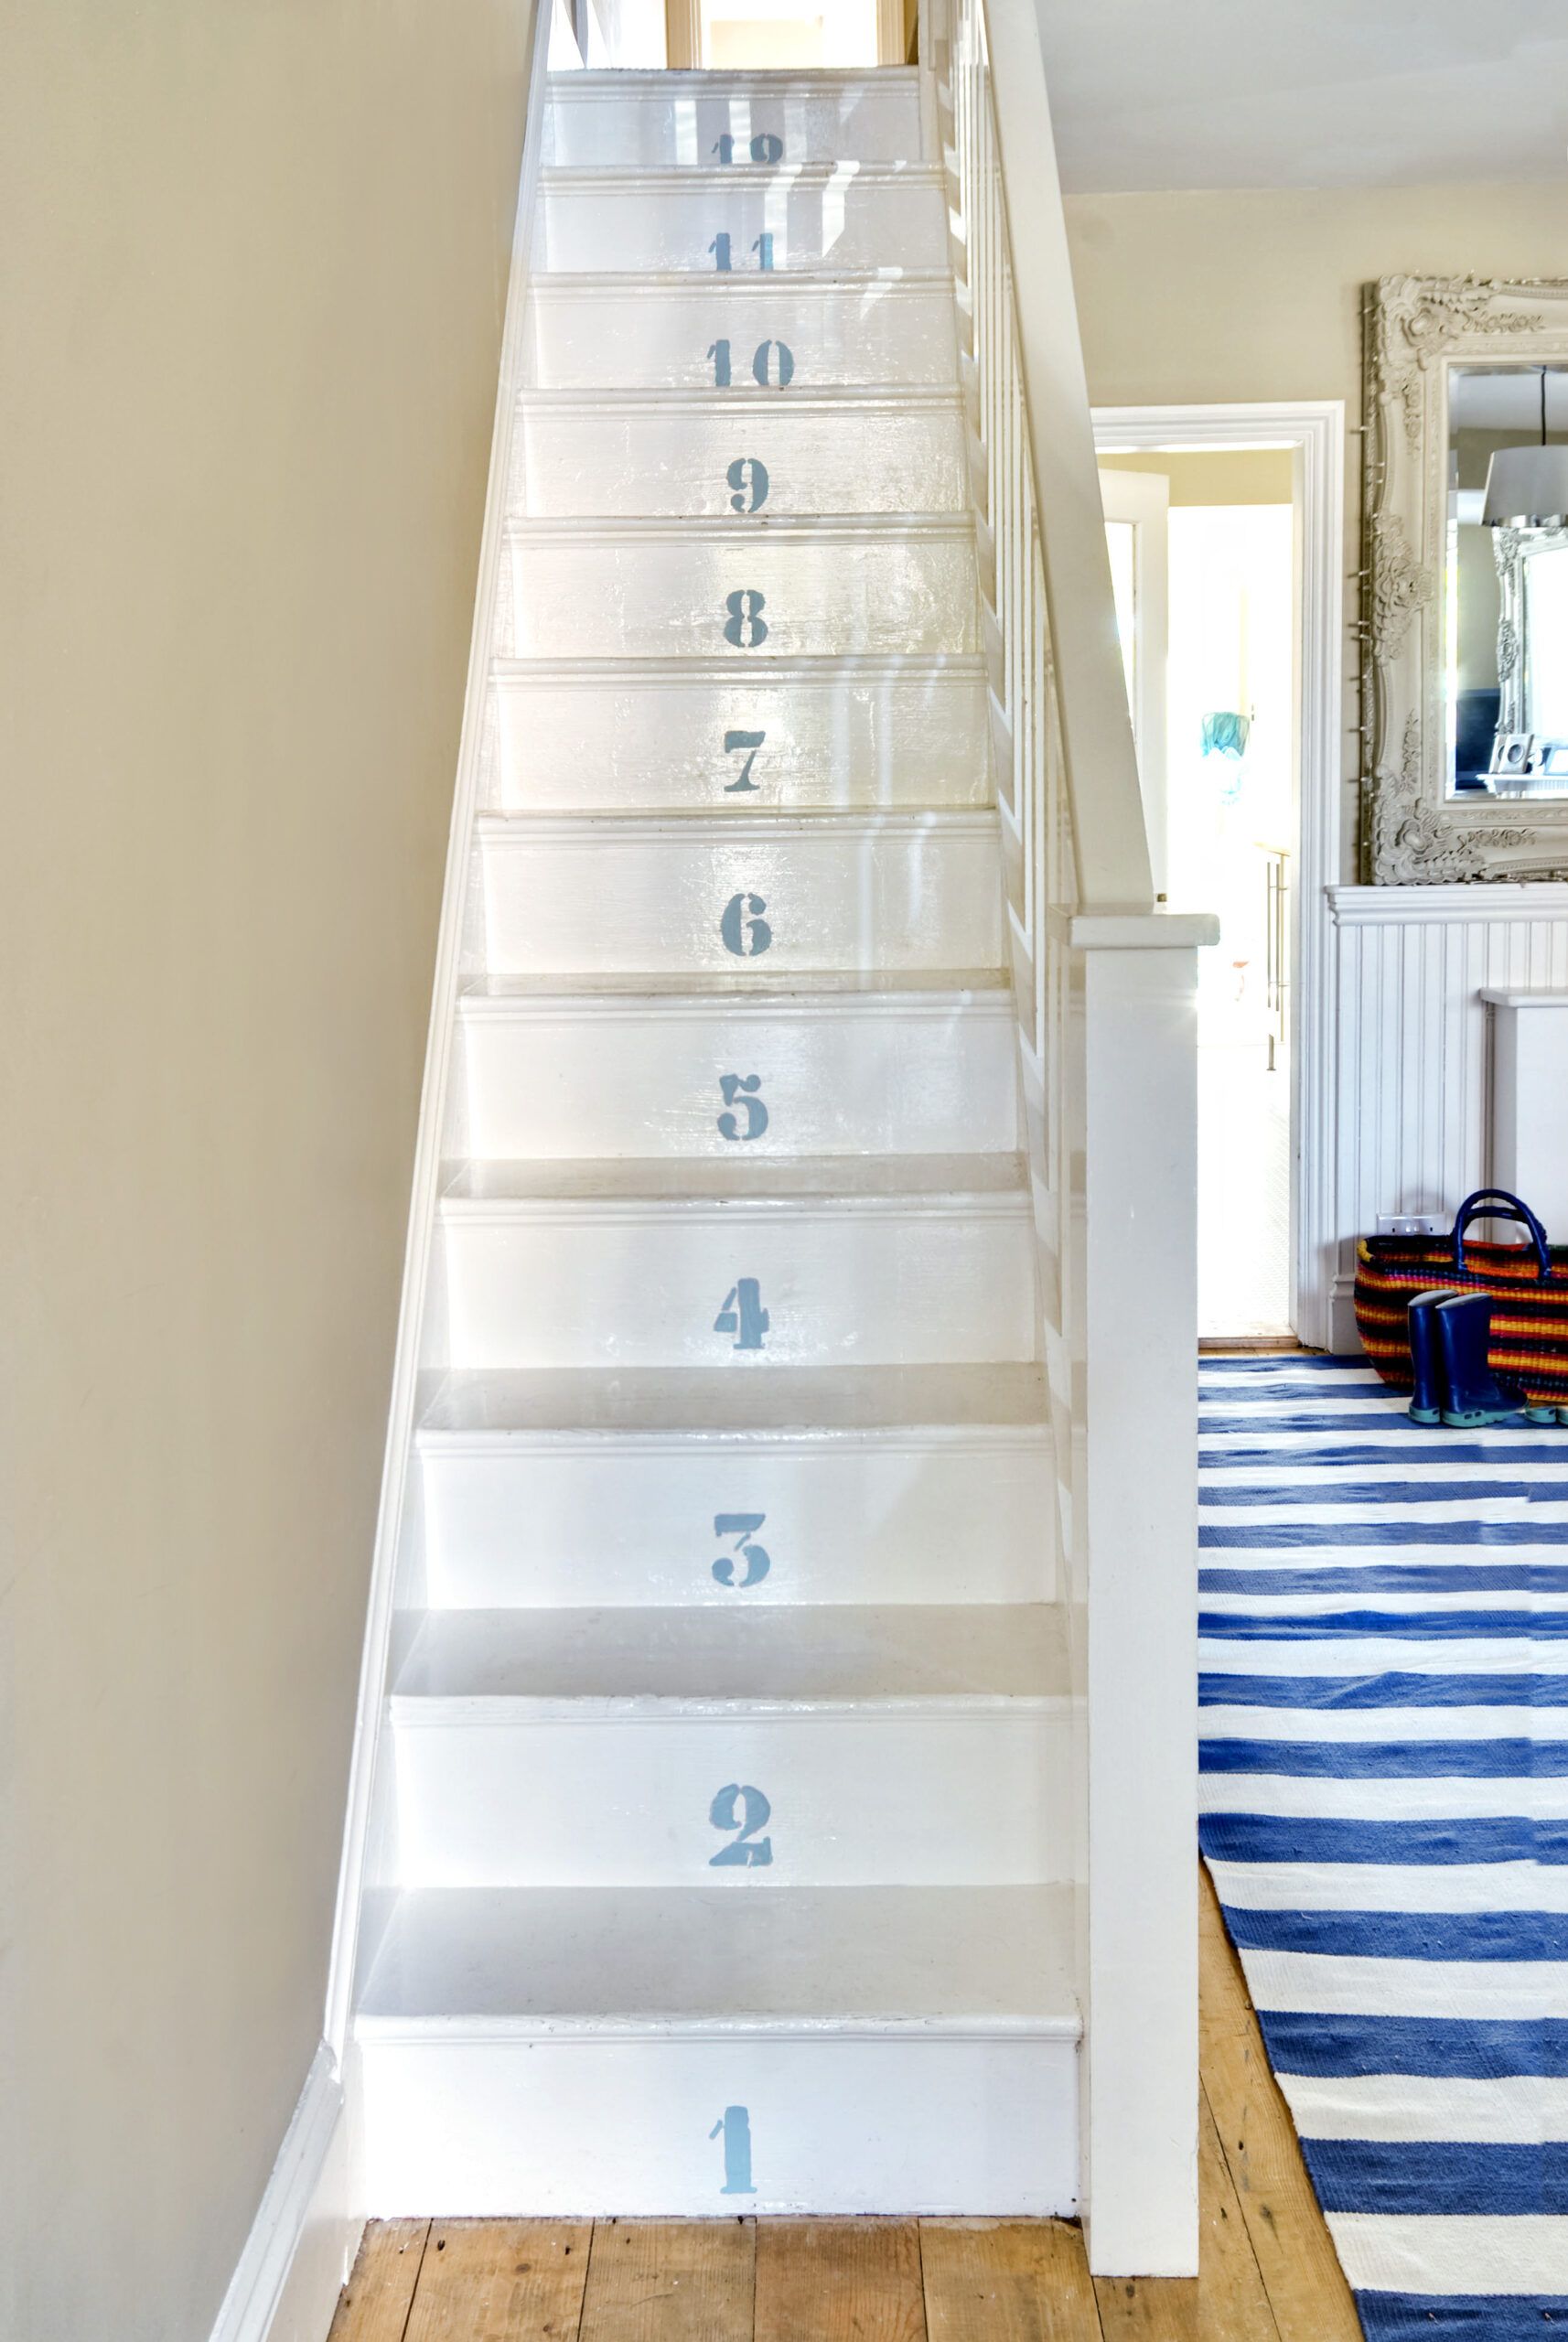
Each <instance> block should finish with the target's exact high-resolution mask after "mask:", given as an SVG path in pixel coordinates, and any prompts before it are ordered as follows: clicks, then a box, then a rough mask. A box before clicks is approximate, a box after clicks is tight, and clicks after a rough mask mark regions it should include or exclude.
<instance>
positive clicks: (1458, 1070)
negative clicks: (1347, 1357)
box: [1328, 886, 1568, 1348]
mask: <svg viewBox="0 0 1568 2342" xmlns="http://www.w3.org/2000/svg"><path fill="white" fill-rule="evenodd" d="M1328 893H1329V905H1330V915H1331V918H1332V920H1333V927H1334V944H1335V949H1334V961H1333V968H1334V985H1335V1000H1336V1007H1337V1021H1338V1048H1337V1069H1338V1070H1337V1101H1336V1102H1337V1112H1336V1116H1335V1122H1336V1125H1337V1130H1336V1138H1335V1161H1334V1166H1333V1195H1334V1216H1335V1238H1336V1241H1335V1244H1334V1254H1335V1257H1334V1260H1333V1263H1332V1267H1333V1274H1334V1285H1335V1301H1336V1306H1335V1347H1336V1348H1355V1347H1356V1346H1357V1345H1356V1339H1355V1331H1354V1325H1353V1321H1352V1320H1351V1318H1350V1316H1349V1295H1350V1289H1351V1286H1352V1284H1353V1283H1354V1279H1355V1273H1356V1240H1357V1238H1358V1237H1359V1236H1361V1235H1366V1234H1369V1233H1370V1232H1371V1231H1372V1230H1374V1229H1375V1228H1376V1226H1377V1223H1378V1219H1379V1216H1380V1214H1383V1213H1390V1212H1434V1213H1441V1214H1442V1215H1443V1216H1444V1218H1445V1219H1446V1218H1448V1217H1449V1216H1451V1215H1452V1213H1453V1212H1454V1211H1455V1209H1456V1208H1457V1206H1458V1205H1459V1204H1460V1203H1462V1202H1463V1200H1464V1198H1466V1195H1468V1194H1470V1193H1471V1191H1472V1190H1473V1189H1475V1188H1477V1187H1485V1186H1487V1184H1488V1182H1489V1181H1490V1179H1491V1177H1492V1176H1493V1166H1492V1148H1491V1131H1490V1093H1491V1080H1490V1065H1489V1060H1488V1047H1487V1004H1486V1003H1485V1001H1484V1000H1483V999H1482V997H1481V994H1482V993H1483V991H1485V990H1487V989H1488V988H1496V987H1498V986H1509V987H1513V988H1516V989H1519V990H1521V991H1522V990H1540V991H1550V990H1553V989H1556V988H1559V987H1561V986H1563V985H1564V984H1568V886H1334V887H1330V888H1329V890H1328ZM1552 1233H1561V1235H1562V1236H1563V1241H1568V1230H1563V1231H1552Z"/></svg>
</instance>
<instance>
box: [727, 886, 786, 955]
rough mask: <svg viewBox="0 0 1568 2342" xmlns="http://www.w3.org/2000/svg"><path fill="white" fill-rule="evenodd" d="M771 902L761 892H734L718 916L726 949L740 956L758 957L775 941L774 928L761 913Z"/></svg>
mask: <svg viewBox="0 0 1568 2342" xmlns="http://www.w3.org/2000/svg"><path fill="white" fill-rule="evenodd" d="M767 908H768V905H767V903H766V902H765V900H764V899H763V897H761V896H760V895H732V896H731V897H730V898H729V900H728V902H727V903H726V904H725V908H724V915H723V917H722V918H721V919H720V920H719V934H720V937H721V938H722V940H723V942H724V947H725V951H733V952H734V953H735V956H736V959H737V960H758V959H760V958H761V956H762V954H763V953H764V952H765V951H768V949H769V948H770V946H771V944H772V941H773V929H771V928H770V927H769V926H768V921H767V920H766V919H764V918H763V917H762V913H763V912H764V911H765V910H766V909H767Z"/></svg>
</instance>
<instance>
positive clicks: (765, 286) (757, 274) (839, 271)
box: [528, 264, 953, 397]
mask: <svg viewBox="0 0 1568 2342" xmlns="http://www.w3.org/2000/svg"><path fill="white" fill-rule="evenodd" d="M952 282H953V276H952V271H951V270H950V269H949V268H897V267H893V268H832V267H829V266H827V265H826V264H824V265H823V266H822V267H821V268H812V269H804V268H800V269H776V270H774V272H773V273H772V274H770V275H769V274H764V273H763V272H762V271H761V270H757V269H732V270H729V271H727V272H725V271H721V270H719V269H711V270H708V271H706V272H704V271H703V270H701V269H694V268H646V269H639V268H605V269H593V268H552V269H542V270H541V271H540V273H539V274H538V275H536V276H535V277H534V278H533V279H532V282H531V283H530V285H529V288H528V297H529V299H530V300H531V301H533V300H537V299H538V298H539V296H540V295H541V294H544V295H550V294H553V293H568V294H574V295H575V294H578V293H628V292H631V293H671V292H673V293H689V292H690V291H691V289H692V287H693V285H702V286H703V291H704V293H705V294H711V293H716V294H717V295H718V296H719V298H720V299H721V300H729V299H735V300H739V299H742V298H744V296H745V295H747V294H757V293H760V294H761V295H763V296H764V297H765V298H766V297H768V295H772V294H775V293H777V294H779V295H789V294H796V293H799V292H800V288H801V286H802V285H805V286H807V287H809V288H810V289H811V291H812V292H818V293H832V292H836V291H838V290H839V289H840V288H841V287H842V288H843V291H845V292H849V293H864V292H865V291H866V290H867V288H868V287H869V286H871V285H879V286H881V287H882V288H883V289H884V291H885V292H886V293H899V292H929V291H932V290H934V289H936V288H937V287H938V286H940V287H941V288H942V289H943V290H945V291H950V289H951V286H952ZM775 395H776V396H779V397H785V396H788V395H789V393H788V392H775Z"/></svg>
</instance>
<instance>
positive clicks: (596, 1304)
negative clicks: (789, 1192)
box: [443, 1198, 1035, 1374]
mask: <svg viewBox="0 0 1568 2342" xmlns="http://www.w3.org/2000/svg"><path fill="white" fill-rule="evenodd" d="M992 1202H993V1199H992V1198H961V1205H962V1207H963V1208H962V1209H955V1210H952V1211H919V1210H914V1209H909V1208H908V1207H907V1206H905V1205H903V1204H901V1203H900V1204H897V1205H895V1204H891V1203H881V1202H878V1203H875V1204H873V1205H869V1206H861V1207H858V1208H855V1209H847V1208H843V1207H834V1208H833V1209H831V1210H811V1211H798V1210H796V1209H793V1208H791V1207H789V1206H786V1205H750V1204H725V1205H719V1206H703V1207H694V1206H690V1205H677V1206H672V1207H663V1206H659V1205H627V1206H608V1207H606V1206H596V1207H580V1208H578V1207H573V1206H568V1205H561V1206H556V1207H554V1208H553V1209H535V1208H533V1207H528V1208H526V1210H525V1209H523V1208H501V1207H492V1206H448V1207H446V1210H445V1211H444V1214H443V1219H444V1225H445V1232H446V1275H447V1296H448V1307H449V1313H450V1327H451V1333H450V1343H451V1359H452V1363H453V1365H455V1366H456V1367H461V1368H470V1367H510V1366H517V1367H534V1366H548V1367H576V1366H586V1367H608V1366H626V1367H637V1366H703V1367H725V1368H726V1369H727V1368H733V1369H734V1370H735V1372H736V1373H737V1374H738V1373H742V1372H746V1371H751V1372H756V1373H766V1371H767V1370H768V1366H769V1365H770V1364H774V1365H779V1366H813V1367H815V1366H824V1365H843V1366H903V1365H925V1364H942V1363H954V1364H958V1363H965V1364H983V1363H984V1362H986V1361H987V1360H998V1361H1001V1360H1011V1359H1028V1358H1030V1357H1032V1356H1033V1354H1034V1338H1035V1333H1034V1304H1033V1288H1032V1273H1033V1257H1032V1244H1033V1232H1032V1228H1031V1224H1030V1221H1029V1219H1028V1215H1027V1212H1026V1209H1022V1208H1015V1207H1013V1206H1012V1205H1011V1203H1010V1202H1009V1204H1008V1208H1007V1209H1005V1210H997V1209H983V1210H982V1209H980V1208H979V1207H980V1205H981V1204H982V1203H984V1204H986V1205H990V1204H992ZM743 1279H744V1280H746V1281H747V1289H746V1290H744V1291H743V1290H742V1289H741V1286H740V1281H741V1280H743ZM751 1286H755V1288H756V1290H755V1292H751V1291H750V1287H751ZM732 1295H735V1296H737V1297H736V1298H732ZM748 1300H749V1301H750V1302H754V1303H755V1305H756V1308H757V1310H758V1311H760V1312H762V1313H766V1315H767V1316H768V1326H767V1327H766V1328H765V1329H762V1328H757V1327H755V1326H753V1327H751V1328H750V1331H751V1332H752V1333H753V1334H754V1335H759V1338H760V1347H747V1348H737V1341H744V1340H746V1338H747V1333H748V1327H747V1325H746V1323H745V1322H743V1320H744V1318H745V1315H746V1309H747V1304H748ZM737 1313H738V1314H737ZM721 1316H725V1317H727V1318H729V1319H731V1320H732V1323H731V1324H729V1325H728V1326H726V1327H719V1326H718V1324H717V1320H718V1319H719V1318H720V1317H721Z"/></svg>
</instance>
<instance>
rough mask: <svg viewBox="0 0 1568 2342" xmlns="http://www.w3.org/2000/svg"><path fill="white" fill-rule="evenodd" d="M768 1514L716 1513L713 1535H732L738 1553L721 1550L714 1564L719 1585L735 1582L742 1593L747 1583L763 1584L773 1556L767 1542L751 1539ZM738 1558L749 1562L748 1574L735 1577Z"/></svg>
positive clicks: (747, 1565) (771, 1564) (747, 1563)
mask: <svg viewBox="0 0 1568 2342" xmlns="http://www.w3.org/2000/svg"><path fill="white" fill-rule="evenodd" d="M767 1518H768V1515H767V1514H766V1513H765V1512H715V1513H714V1536H715V1537H733V1538H734V1539H735V1552H733V1553H721V1554H720V1555H719V1558H718V1560H717V1561H716V1562H715V1563H714V1577H715V1579H716V1580H717V1581H718V1583H719V1585H733V1586H734V1587H735V1589H736V1592H737V1593H743V1592H744V1591H745V1589H746V1587H747V1586H748V1585H761V1584H762V1581H763V1579H764V1578H765V1577H766V1576H767V1575H768V1571H769V1570H770V1569H771V1568H772V1567H773V1556H772V1554H771V1553H769V1552H768V1548H767V1547H766V1546H765V1545H757V1544H754V1543H753V1542H752V1538H753V1534H754V1532H755V1531H757V1530H758V1529H760V1528H761V1526H762V1524H763V1522H764V1521H765V1520H767ZM737 1561H741V1562H744V1563H746V1575H745V1576H744V1577H736V1574H735V1565H736V1562H737Z"/></svg>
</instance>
